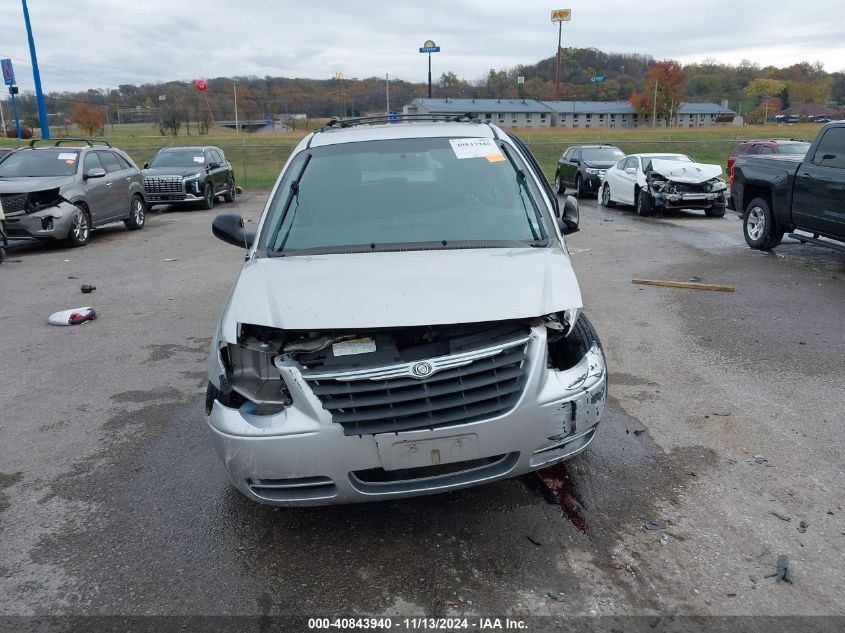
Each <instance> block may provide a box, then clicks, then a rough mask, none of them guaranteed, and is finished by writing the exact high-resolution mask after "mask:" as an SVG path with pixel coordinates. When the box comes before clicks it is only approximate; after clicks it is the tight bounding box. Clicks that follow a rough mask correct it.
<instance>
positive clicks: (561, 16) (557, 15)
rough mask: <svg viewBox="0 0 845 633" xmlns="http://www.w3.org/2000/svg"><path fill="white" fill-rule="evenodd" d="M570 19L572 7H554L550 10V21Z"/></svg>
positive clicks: (567, 20) (566, 20)
mask: <svg viewBox="0 0 845 633" xmlns="http://www.w3.org/2000/svg"><path fill="white" fill-rule="evenodd" d="M571 19H572V9H555V10H554V11H552V22H569V21H570V20H571Z"/></svg>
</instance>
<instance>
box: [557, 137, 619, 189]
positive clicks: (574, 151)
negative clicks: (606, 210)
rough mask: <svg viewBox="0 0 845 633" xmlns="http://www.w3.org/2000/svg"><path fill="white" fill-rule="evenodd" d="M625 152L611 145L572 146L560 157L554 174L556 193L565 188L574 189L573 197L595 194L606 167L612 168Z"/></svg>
mask: <svg viewBox="0 0 845 633" xmlns="http://www.w3.org/2000/svg"><path fill="white" fill-rule="evenodd" d="M624 156H625V152H623V151H622V150H621V149H619V148H618V147H614V146H613V145H573V146H572V147H570V148H568V149H567V150H566V151H565V152H564V153H563V154H562V155H561V157H560V160H558V163H557V171H556V172H555V185H556V186H557V192H558V193H561V194H562V193H566V188H567V187H572V188H573V189H575V197H576V198H581V197H583V195H584V194H585V193H592V194H597V193H598V191H599V187H601V181H602V178H604V173H605V171H606V170H607V169H608V167H613V166H614V165H615V164H616V163H618V162H619V161H620V160H621V159H622V158H624Z"/></svg>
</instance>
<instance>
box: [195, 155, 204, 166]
mask: <svg viewBox="0 0 845 633" xmlns="http://www.w3.org/2000/svg"><path fill="white" fill-rule="evenodd" d="M194 162H195V163H197V164H198V165H202V164H203V163H204V162H205V157H203V156H194Z"/></svg>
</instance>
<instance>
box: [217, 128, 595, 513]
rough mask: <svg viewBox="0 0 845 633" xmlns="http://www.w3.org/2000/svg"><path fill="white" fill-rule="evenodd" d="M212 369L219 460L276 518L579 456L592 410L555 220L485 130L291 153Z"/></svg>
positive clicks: (233, 217)
mask: <svg viewBox="0 0 845 633" xmlns="http://www.w3.org/2000/svg"><path fill="white" fill-rule="evenodd" d="M244 227H245V225H244V222H243V219H242V218H241V217H240V216H239V215H237V214H232V213H228V214H221V215H218V216H217V218H215V221H214V224H213V231H214V233H215V235H217V236H218V237H220V238H221V239H223V240H224V241H226V242H228V243H231V244H234V245H236V246H240V247H241V248H246V261H245V263H244V265H243V268H242V270H241V272H240V274H239V275H238V278H237V281H236V282H235V285H234V288H233V290H232V292H231V294H230V295H229V298H228V300H227V301H226V304H225V305H224V307H223V310H222V314H221V317H220V320H219V322H218V325H217V328H216V330H215V332H214V335H213V340H212V344H211V349H210V358H209V385H208V390H207V397H206V413H207V416H208V417H207V421H208V428H209V431H210V436H211V440H212V444H213V446H214V448H215V450H216V452H217V453H218V455H219V457H220V459H221V461H222V463H223V465H224V467H225V469H226V471H227V473H228V475H229V477H230V479H231V481H232V482H233V484H234V485H235V487H236V488H237V489H238V490H240V491H241V492H242V493H243V494H244V495H246V496H247V497H249V498H250V499H252V500H254V501H258V502H263V503H269V504H276V505H309V504H331V503H345V502H358V501H371V500H380V499H390V498H397V497H409V496H414V495H422V494H431V493H437V492H444V491H449V490H455V489H459V488H464V487H468V486H474V485H478V484H482V483H487V482H492V481H496V480H500V479H504V478H507V477H513V476H516V475H520V474H523V473H527V472H530V471H533V470H536V469H539V468H542V467H544V466H548V465H550V464H554V463H556V462H559V461H561V460H564V459H567V458H570V457H572V456H574V455H576V454H578V453H580V452H581V451H583V450H584V449H585V448H586V447H587V446H588V445H589V444H590V442H592V440H593V438H594V437H595V434H596V431H597V428H598V423H599V420H600V418H601V415H602V411H603V409H604V406H605V402H606V397H607V391H606V387H607V376H606V365H605V360H604V353H603V350H602V346H601V343H600V341H599V338H598V335H597V334H596V332H595V330H594V328H593V326H592V324H591V323H590V321H589V319H588V318H587V316H586V315H585V314H583V312H582V298H581V292H580V289H579V286H578V281H577V279H576V277H575V273H574V271H573V268H572V264H571V261H570V256H569V252H568V250H567V246H566V243H565V241H564V237H563V234H564V233H569V232H571V231H573V230H575V228H577V202H576V201H575V199H574V198H572V197H569V198H567V199H565V200H563V201H562V202H561V201H559V200H558V198H557V197H556V196H555V194H554V192H553V191H552V188H551V186H550V185H549V183H548V182H547V181H546V180H545V178H544V177H543V175H542V172H541V170H540V168H539V166H538V165H537V163H536V161H535V160H534V158H533V157H532V156H531V155H530V153H529V152H528V150H527V149H526V148H525V146H524V145H523V144H522V143H521V141H519V139H518V138H516V137H513V136H510V135H508V134H507V133H505V132H503V131H502V130H501V129H499V128H498V127H496V126H493V125H485V124H480V123H469V122H466V123H458V122H449V123H446V122H440V123H402V122H400V123H394V124H392V125H357V126H351V127H345V126H344V127H340V128H330V129H326V130H323V131H319V132H316V133H313V134H310V135H309V136H307V137H306V138H305V139H303V140H302V142H301V143H300V144H299V145H298V146H297V148H296V149H295V150H294V152H293V153H292V155H291V157H290V159H289V160H288V162H287V164H286V165H285V166H284V168H283V170H282V172H281V175H280V177H279V180H278V181H277V183H276V186H275V188H274V189H273V192H272V193H271V195H270V197H269V199H268V202H267V204H266V207H265V209H264V212H263V214H262V217H261V220H260V222H259V225H258V228H257V231H256V232H251V231H248V230H246V229H245V228H244Z"/></svg>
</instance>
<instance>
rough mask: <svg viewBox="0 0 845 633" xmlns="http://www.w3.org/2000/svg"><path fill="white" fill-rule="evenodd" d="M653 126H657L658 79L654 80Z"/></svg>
mask: <svg viewBox="0 0 845 633" xmlns="http://www.w3.org/2000/svg"><path fill="white" fill-rule="evenodd" d="M651 105H652V110H651V127H657V80H656V79H655V80H654V101H652V104H651Z"/></svg>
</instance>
